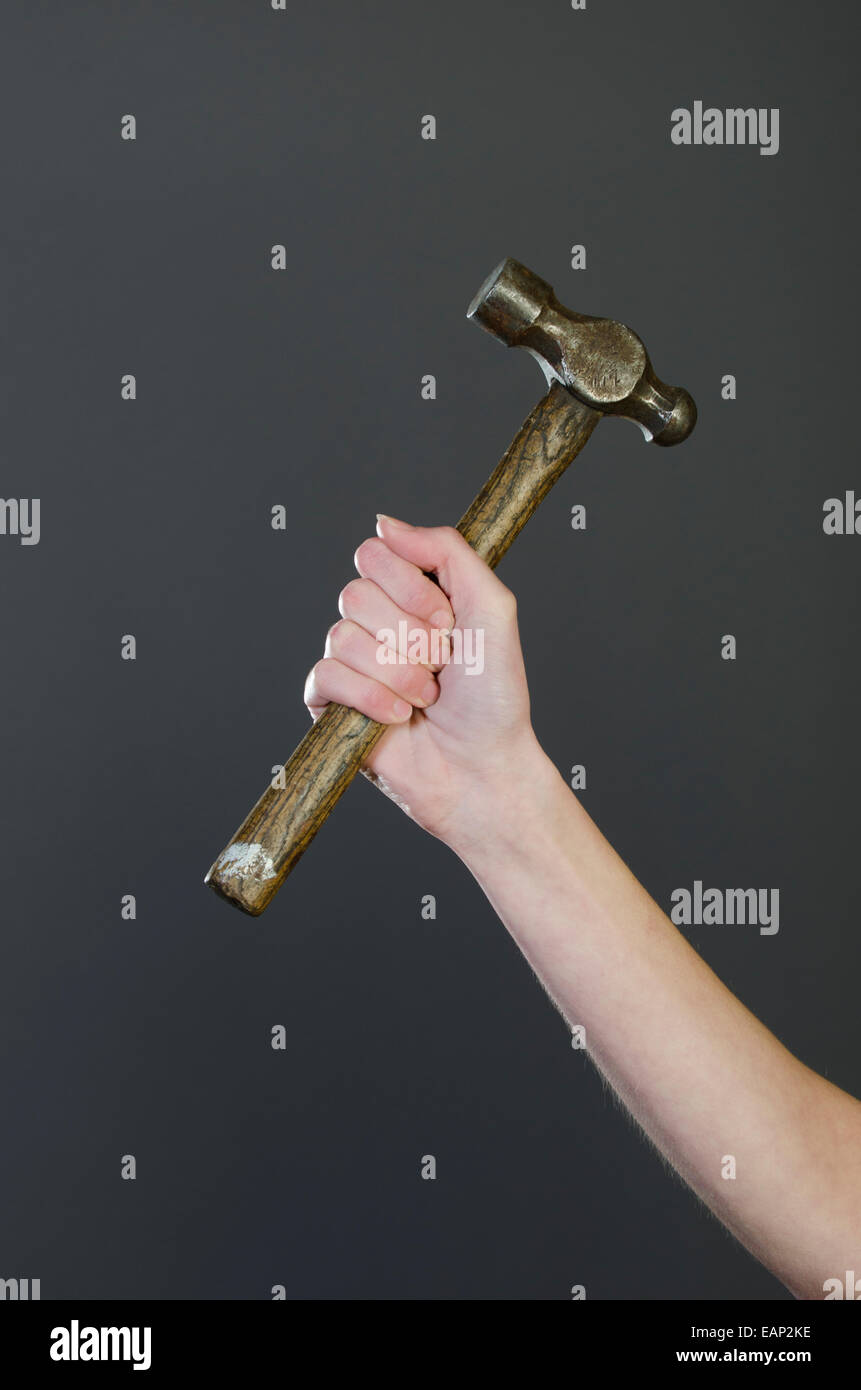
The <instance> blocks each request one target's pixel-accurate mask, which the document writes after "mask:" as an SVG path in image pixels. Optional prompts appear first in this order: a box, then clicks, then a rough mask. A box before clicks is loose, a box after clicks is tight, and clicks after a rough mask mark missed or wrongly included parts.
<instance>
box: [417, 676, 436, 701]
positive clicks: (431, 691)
mask: <svg viewBox="0 0 861 1390" xmlns="http://www.w3.org/2000/svg"><path fill="white" fill-rule="evenodd" d="M438 694H439V686H438V685H437V683H436V681H433V680H431V681H428V683H427V685H426V686H425V688H424V690H423V691H422V695H421V697H422V699H423V700H424V702H425V704H426V705H432V704H433V702H434V700H435V699H436V697H437V695H438Z"/></svg>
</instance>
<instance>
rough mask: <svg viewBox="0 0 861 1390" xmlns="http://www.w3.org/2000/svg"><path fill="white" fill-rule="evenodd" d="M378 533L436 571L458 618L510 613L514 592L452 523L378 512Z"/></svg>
mask: <svg viewBox="0 0 861 1390" xmlns="http://www.w3.org/2000/svg"><path fill="white" fill-rule="evenodd" d="M377 535H378V536H379V537H380V539H381V540H383V541H385V543H386V545H387V546H388V547H389V549H390V550H392V551H394V553H395V554H396V555H400V557H401V558H402V559H403V560H408V561H410V563H411V564H414V565H417V566H418V567H419V569H421V570H424V571H425V573H430V574H434V575H435V576H436V578H437V579H438V580H439V583H440V587H441V588H442V590H443V592H444V593H445V594H446V595H447V596H448V598H449V600H450V601H451V606H452V609H453V611H454V615H455V620H456V621H457V622H458V623H461V622H462V621H463V619H464V618H465V617H467V616H468V615H470V614H474V613H488V614H490V613H493V614H496V613H499V614H500V615H503V614H508V613H510V612H511V609H512V608H513V607H514V595H513V594H512V593H511V591H510V589H507V588H506V587H505V585H504V584H503V583H502V582H501V580H499V579H497V578H496V575H495V574H494V573H493V571H492V570H491V569H490V567H489V566H488V565H487V564H485V562H484V560H482V559H481V558H480V557H479V556H478V555H476V553H475V551H474V550H473V549H472V546H471V545H469V544H468V543H467V542H466V541H465V540H464V538H463V536H462V535H461V534H460V532H459V531H456V530H455V529H454V527H453V526H411V525H410V524H409V522H407V521H398V520H396V518H395V517H393V516H386V515H384V514H383V513H379V514H378V516H377Z"/></svg>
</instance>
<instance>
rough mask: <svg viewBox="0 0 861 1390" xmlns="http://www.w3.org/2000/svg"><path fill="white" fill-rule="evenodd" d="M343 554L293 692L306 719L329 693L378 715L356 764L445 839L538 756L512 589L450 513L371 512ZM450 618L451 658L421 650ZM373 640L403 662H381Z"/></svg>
mask: <svg viewBox="0 0 861 1390" xmlns="http://www.w3.org/2000/svg"><path fill="white" fill-rule="evenodd" d="M355 564H356V569H357V570H358V572H359V574H360V575H361V578H360V579H353V580H351V581H350V583H349V584H347V586H346V588H344V589H343V590H342V592H341V595H340V598H339V602H338V607H339V609H340V611H341V614H342V617H341V621H340V622H338V623H336V624H335V625H334V627H332V628H331V629H330V631H329V633H328V636H327V638H326V648H325V654H324V656H323V658H322V660H320V661H318V662H317V664H316V666H314V668H313V669H312V670H311V672H310V673H309V676H308V679H307V682H306V685H305V704H306V705H307V706H308V709H309V710H310V712H311V714H312V716H313V717H314V718H315V719H316V718H318V717H319V715H320V714H321V713H322V711H323V709H324V708H325V706H326V704H327V703H328V702H330V701H336V702H337V703H339V704H342V705H351V706H352V707H353V708H354V709H357V710H360V711H361V713H362V714H366V715H368V716H369V717H370V718H371V719H374V720H377V721H378V722H380V723H384V724H389V725H391V726H392V727H391V728H390V729H389V730H388V732H387V733H385V734H384V735H383V737H382V738H381V740H380V742H379V743H378V744H377V746H376V748H374V750H373V752H372V753H371V756H370V758H369V759H368V763H367V769H366V770H367V772H368V775H369V776H370V777H371V780H372V781H374V782H376V783H377V784H378V785H379V786H380V787H381V788H382V790H384V791H385V792H386V793H387V794H388V795H389V796H390V797H392V799H393V800H394V801H396V802H397V803H398V804H399V805H400V806H401V807H402V808H403V810H405V811H406V812H407V814H408V815H410V816H412V818H413V819H414V820H415V821H417V822H418V824H419V825H421V826H422V827H423V828H424V829H425V830H428V831H429V832H430V833H431V834H432V835H436V836H437V837H438V838H440V839H442V840H445V841H446V843H448V844H450V845H451V846H452V848H454V849H455V850H458V849H459V848H460V847H461V846H462V845H465V844H467V843H469V842H470V841H471V840H472V839H474V838H475V837H476V835H481V834H482V833H486V832H487V829H488V826H489V825H490V824H492V823H493V818H494V816H496V815H498V814H499V813H500V811H501V808H502V804H503V799H505V800H508V801H513V799H514V797H515V796H516V794H517V792H518V789H519V788H520V789H522V787H523V784H524V783H523V779H524V778H525V777H528V776H529V775H530V772H531V770H532V768H533V766H537V764H538V763H540V762H541V761H542V760H544V761H545V762H546V759H544V755H543V753H542V752H541V749H540V748H539V746H538V743H537V741H536V739H535V735H534V733H533V731H532V726H531V723H530V719H529V692H528V690H527V685H526V673H525V671H524V668H523V656H522V653H521V650H520V639H519V636H518V632H517V616H516V614H517V605H516V601H515V598H514V595H513V594H512V593H511V592H510V590H509V589H507V588H506V587H505V585H504V584H502V583H501V582H500V581H499V580H498V579H497V578H496V576H495V575H494V574H493V572H492V570H490V569H489V568H488V566H487V565H486V564H485V563H484V561H483V560H481V559H479V557H478V555H476V553H475V551H474V550H472V549H471V547H470V546H469V545H468V544H467V543H466V541H465V540H464V539H463V537H462V536H461V535H460V534H459V533H458V532H457V531H455V530H453V529H452V528H451V527H420V526H410V525H408V524H407V523H406V522H403V521H395V520H394V519H393V518H392V517H386V516H381V517H379V519H378V523H377V536H375V537H372V538H371V539H369V540H366V541H363V542H362V544H361V545H360V546H359V548H358V550H357V551H356V555H355ZM425 571H430V572H432V573H434V574H435V575H436V576H437V578H438V580H439V584H435V583H434V582H433V580H432V579H429V578H428V577H427V574H426V573H425ZM404 623H405V624H406V627H405V628H404V627H403V626H401V627H400V628H399V624H404ZM455 626H456V628H457V630H458V631H455V632H453V633H452V636H451V640H450V642H449V644H448V646H449V647H450V655H451V657H452V658H454V659H451V660H448V661H445V660H444V658H445V656H446V655H448V654H449V653H447V652H446V650H445V648H446V642H445V639H442V650H441V651H437V652H436V653H435V651H434V648H433V645H432V638H433V634H434V632H436V634H437V641H439V640H440V637H439V634H440V631H441V630H449V629H453V628H455ZM385 630H388V633H387V634H386V632H385ZM378 634H380V635H381V637H382V640H378ZM458 634H461V637H459V635H458ZM404 636H406V638H407V640H406V642H404V640H403V638H404ZM422 638H424V642H425V650H419V646H420V644H421V639H422ZM459 645H460V647H461V654H462V656H463V658H464V659H463V660H461V661H460V662H458V661H457V659H456V658H457V656H458V647H459ZM411 648H412V651H411V650H410V649H411ZM384 654H385V655H386V656H387V657H389V658H391V657H393V656H394V655H395V654H397V656H398V657H400V658H402V659H404V664H401V663H400V662H399V663H398V664H389V662H386V663H383V662H382V661H381V660H380V657H381V656H383V655H384ZM434 655H437V656H438V657H442V658H443V661H442V664H441V662H440V660H437V661H436V662H434V660H433V657H434ZM482 659H483V669H480V667H481V665H482ZM471 668H474V669H472V671H471Z"/></svg>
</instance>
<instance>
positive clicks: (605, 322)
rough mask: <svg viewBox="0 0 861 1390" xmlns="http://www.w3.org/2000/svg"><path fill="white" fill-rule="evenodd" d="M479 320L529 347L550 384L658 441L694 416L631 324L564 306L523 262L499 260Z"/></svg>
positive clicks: (684, 430) (674, 437) (479, 300)
mask: <svg viewBox="0 0 861 1390" xmlns="http://www.w3.org/2000/svg"><path fill="white" fill-rule="evenodd" d="M467 318H471V319H475V320H476V321H477V322H478V323H480V324H481V326H482V328H486V329H487V331H488V333H492V334H493V335H494V336H495V337H497V338H499V339H500V340H501V341H502V342H503V343H505V344H506V346H507V347H525V348H526V349H527V351H529V352H531V353H532V355H533V357H536V358H537V359H538V363H539V365H540V367H541V369H542V371H543V372H544V374H545V376H546V377H547V379H548V381H549V382H553V381H559V382H561V383H562V385H563V386H565V387H567V389H568V390H569V391H570V392H571V394H572V395H573V396H576V397H577V398H578V399H579V400H581V401H583V402H584V403H585V404H586V405H589V406H592V408H593V409H594V410H599V411H601V413H602V414H604V415H623V416H624V417H625V419H626V420H633V421H634V422H635V423H636V424H638V425H639V426H640V428H641V429H642V431H643V433H644V434H645V436H646V438H647V439H649V440H653V441H654V443H655V444H680V443H681V441H682V440H683V439H687V437H688V435H689V434H690V432H691V430H692V429H693V427H694V425H695V424H696V420H697V408H696V405H695V404H694V401H693V398H692V397H691V396H689V395H688V393H687V391H685V390H684V389H683V387H681V386H666V385H665V384H664V382H663V381H661V380H660V379H659V378H658V377H657V376H655V373H654V371H653V370H652V364H651V362H650V361H649V355H648V353H647V352H646V349H645V348H644V347H643V344H642V343H641V341H640V339H639V338H638V337H637V335H636V333H634V332H633V330H632V329H630V328H626V327H625V325H624V324H623V323H616V322H615V320H613V319H596V318H592V317H590V316H589V315H588V314H575V313H573V311H572V310H571V309H566V308H564V306H563V305H561V304H560V303H559V300H558V299H557V298H556V296H555V294H554V293H553V289H552V286H550V285H548V283H547V281H546V280H542V279H541V278H540V277H539V276H538V275H534V274H533V273H532V271H531V270H527V268H526V266H525V265H521V264H520V262H519V261H513V260H511V259H509V260H506V261H502V262H501V264H500V265H498V266H497V267H496V269H495V270H494V271H493V272H492V274H490V275H489V276H488V277H487V279H486V280H485V282H484V284H483V285H482V287H481V289H480V290H479V291H478V294H477V295H476V296H475V298H474V299H473V301H472V303H471V304H470V306H469V310H468V312H467Z"/></svg>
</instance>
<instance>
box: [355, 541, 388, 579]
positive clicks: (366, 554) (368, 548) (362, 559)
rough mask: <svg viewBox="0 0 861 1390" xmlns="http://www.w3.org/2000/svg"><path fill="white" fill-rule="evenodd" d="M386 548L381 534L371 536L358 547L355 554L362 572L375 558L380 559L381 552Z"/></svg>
mask: <svg viewBox="0 0 861 1390" xmlns="http://www.w3.org/2000/svg"><path fill="white" fill-rule="evenodd" d="M384 550H385V546H384V545H383V542H382V541H381V540H380V538H379V536H369V537H368V539H367V540H364V541H362V544H361V545H360V546H359V547H358V548H357V550H356V553H355V555H354V556H353V562H354V564H355V566H356V569H357V570H359V571H360V572H361V571H362V570H364V569H367V568H369V567H370V566H371V565H373V563H374V561H375V560H379V558H380V555H381V553H382V552H383V551H384Z"/></svg>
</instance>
